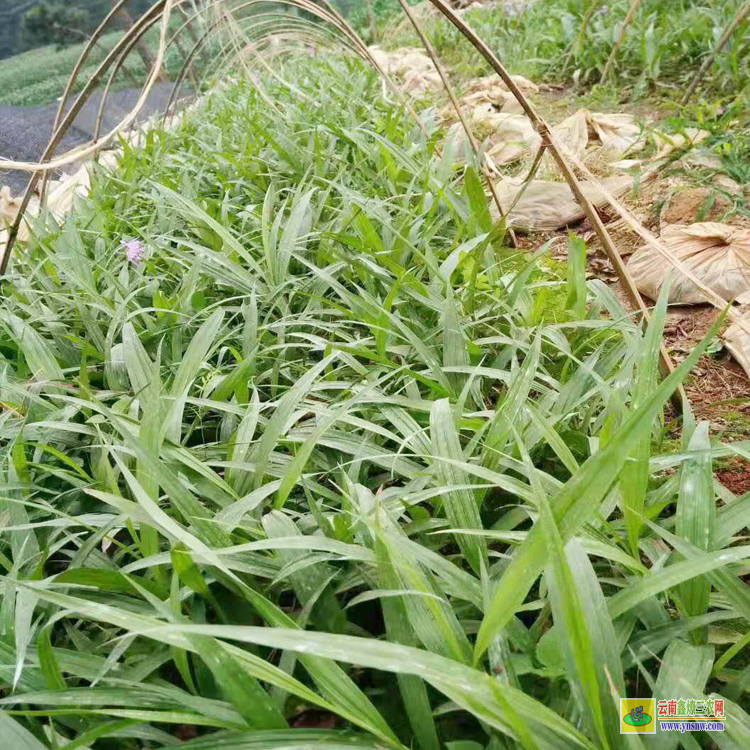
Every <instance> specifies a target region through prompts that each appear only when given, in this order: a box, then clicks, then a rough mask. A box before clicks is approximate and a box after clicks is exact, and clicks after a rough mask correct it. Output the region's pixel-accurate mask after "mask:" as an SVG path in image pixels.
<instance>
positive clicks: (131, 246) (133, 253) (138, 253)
mask: <svg viewBox="0 0 750 750" xmlns="http://www.w3.org/2000/svg"><path fill="white" fill-rule="evenodd" d="M122 246H123V247H124V248H125V253H126V255H127V256H128V260H129V261H130V262H131V263H132V264H133V265H134V266H138V265H140V263H141V261H142V260H143V255H144V253H145V252H146V247H145V246H144V244H143V243H142V242H141V241H140V240H130V241H129V242H123V243H122Z"/></svg>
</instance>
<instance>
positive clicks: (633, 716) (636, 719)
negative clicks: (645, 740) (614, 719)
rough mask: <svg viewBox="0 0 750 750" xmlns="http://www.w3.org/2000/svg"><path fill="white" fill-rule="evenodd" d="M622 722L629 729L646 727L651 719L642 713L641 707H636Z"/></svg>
mask: <svg viewBox="0 0 750 750" xmlns="http://www.w3.org/2000/svg"><path fill="white" fill-rule="evenodd" d="M623 721H624V722H625V723H626V724H629V725H630V726H631V727H647V726H648V725H649V724H650V723H651V722H652V721H653V719H652V718H651V717H650V716H649V715H648V714H647V713H644V711H643V706H638V708H634V709H633V710H632V711H631V712H630V713H629V714H627V715H626V716H624V717H623Z"/></svg>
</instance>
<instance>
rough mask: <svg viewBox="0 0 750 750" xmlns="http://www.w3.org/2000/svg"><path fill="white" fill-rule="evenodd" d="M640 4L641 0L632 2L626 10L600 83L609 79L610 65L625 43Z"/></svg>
mask: <svg viewBox="0 0 750 750" xmlns="http://www.w3.org/2000/svg"><path fill="white" fill-rule="evenodd" d="M642 2H643V0H633V3H632V4H631V6H630V10H628V14H627V16H625V20H624V21H623V22H622V26H621V27H620V33H619V34H618V35H617V41H616V42H615V46H614V47H612V51H611V52H610V53H609V57H608V58H607V64H606V65H605V66H604V71H603V72H602V80H601V82H602V83H604V82H605V81H606V80H607V78H608V77H609V71H610V70H611V69H612V65H613V64H614V62H615V58H616V57H617V53H618V52H619V51H620V47H621V46H622V43H623V42H624V41H625V36H626V34H627V31H628V26H630V24H631V23H633V19H634V18H635V14H636V13H637V12H638V8H639V7H640V5H641V3H642Z"/></svg>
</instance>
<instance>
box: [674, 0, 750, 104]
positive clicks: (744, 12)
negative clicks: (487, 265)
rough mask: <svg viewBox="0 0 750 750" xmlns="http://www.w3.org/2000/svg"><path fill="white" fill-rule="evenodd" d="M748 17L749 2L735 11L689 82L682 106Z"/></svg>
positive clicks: (749, 14)
mask: <svg viewBox="0 0 750 750" xmlns="http://www.w3.org/2000/svg"><path fill="white" fill-rule="evenodd" d="M748 16H750V0H748V1H747V2H746V3H745V4H744V5H741V6H740V7H739V9H738V10H737V14H736V15H735V17H734V18H733V19H732V20H731V21H730V23H729V26H727V28H726V29H725V31H724V33H723V34H722V35H721V39H719V43H718V44H717V45H716V47H715V48H714V51H713V52H712V53H711V54H710V55H709V56H708V57H707V58H706V59H705V60H704V61H703V65H701V66H700V68H699V69H698V72H697V73H696V74H695V77H694V78H693V80H692V81H691V82H690V85H689V86H688V88H687V91H686V92H685V96H683V97H682V102H681V103H682V105H683V106H684V105H685V104H687V103H688V102H689V101H690V97H692V95H693V94H694V93H695V90H696V89H697V88H698V84H700V82H701V80H703V76H705V75H706V73H708V71H709V69H710V68H711V66H712V65H713V64H714V61H715V60H716V58H717V56H718V55H719V53H720V52H721V51H722V50H723V49H724V47H726V46H727V44H728V43H729V40H730V39H731V38H732V37H733V36H734V33H735V32H736V31H737V29H739V27H740V26H741V25H742V23H743V22H744V21H745V19H746V18H747V17H748Z"/></svg>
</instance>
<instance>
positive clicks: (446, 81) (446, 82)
mask: <svg viewBox="0 0 750 750" xmlns="http://www.w3.org/2000/svg"><path fill="white" fill-rule="evenodd" d="M399 3H400V4H401V7H402V8H403V9H404V13H406V15H407V17H408V18H409V21H411V25H412V26H413V27H414V30H415V31H416V32H417V35H418V36H419V38H420V40H421V42H422V44H423V45H424V48H425V49H426V50H427V54H428V55H429V56H430V58H431V59H432V63H433V65H434V66H435V69H436V70H437V72H438V75H439V76H440V80H441V81H442V82H443V86H444V87H445V90H446V92H447V94H448V98H449V99H450V100H451V104H452V105H453V109H455V110H456V114H457V115H458V119H459V121H460V122H461V127H462V128H463V129H464V133H466V137H467V138H468V139H469V144H470V145H471V150H472V151H473V152H474V157H475V158H476V160H477V162H478V164H479V166H480V168H481V169H482V172H484V176H485V178H486V179H487V184H488V185H489V188H490V192H491V193H492V199H493V200H494V201H495V205H496V206H497V210H498V212H499V214H500V219H501V220H502V219H504V218H505V217H506V215H507V212H506V211H505V210H504V209H503V205H502V202H501V201H500V195H499V194H498V192H497V186H496V185H495V181H494V180H493V179H492V172H491V170H490V168H489V166H488V164H487V162H486V161H485V159H484V157H483V156H482V153H481V151H480V149H479V143H478V142H477V139H476V138H475V137H474V131H473V130H472V128H471V125H470V123H469V121H468V119H467V118H466V115H465V113H464V110H463V107H462V106H461V102H459V101H458V97H457V96H456V92H455V90H454V89H453V86H452V85H451V82H450V78H449V77H448V73H447V71H446V70H445V67H444V66H443V63H442V61H441V60H440V57H439V55H438V53H437V50H436V49H435V47H434V45H433V44H432V42H431V41H430V39H429V37H428V36H427V34H426V33H425V32H424V29H422V27H421V26H420V25H419V21H417V19H416V17H415V15H414V13H413V11H412V9H411V8H410V7H409V4H408V3H407V2H406V0H399ZM507 229H508V234H509V236H510V239H511V242H512V244H513V247H518V242H517V241H516V236H515V233H514V232H513V229H512V228H511V226H510V224H509V223H507Z"/></svg>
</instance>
